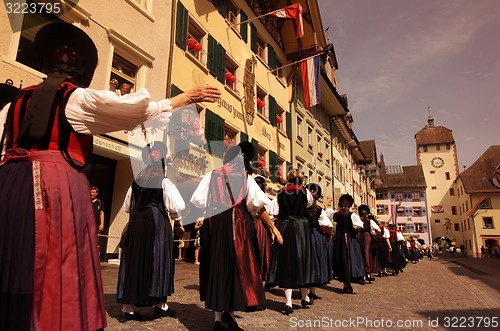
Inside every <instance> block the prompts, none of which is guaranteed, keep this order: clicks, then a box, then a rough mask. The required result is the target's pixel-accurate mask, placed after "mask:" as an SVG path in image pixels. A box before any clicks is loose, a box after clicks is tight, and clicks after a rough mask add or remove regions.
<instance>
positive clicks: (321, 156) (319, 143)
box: [316, 134, 323, 159]
mask: <svg viewBox="0 0 500 331" xmlns="http://www.w3.org/2000/svg"><path fill="white" fill-rule="evenodd" d="M322 140H323V138H322V137H321V136H320V135H319V134H318V137H317V143H316V146H317V147H318V157H319V158H320V159H322V158H323V148H322V145H321V142H322Z"/></svg>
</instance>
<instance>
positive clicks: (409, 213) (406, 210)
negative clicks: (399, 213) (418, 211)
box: [405, 207, 413, 216]
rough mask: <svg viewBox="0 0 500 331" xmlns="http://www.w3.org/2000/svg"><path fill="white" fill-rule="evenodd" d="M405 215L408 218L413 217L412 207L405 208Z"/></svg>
mask: <svg viewBox="0 0 500 331" xmlns="http://www.w3.org/2000/svg"><path fill="white" fill-rule="evenodd" d="M405 215H406V216H412V215H413V208H412V207H406V208H405Z"/></svg>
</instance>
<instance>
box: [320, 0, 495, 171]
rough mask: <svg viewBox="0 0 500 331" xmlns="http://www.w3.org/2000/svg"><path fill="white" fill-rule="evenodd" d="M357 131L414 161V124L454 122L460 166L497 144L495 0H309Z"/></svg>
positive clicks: (387, 153)
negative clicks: (331, 52) (319, 19)
mask: <svg viewBox="0 0 500 331" xmlns="http://www.w3.org/2000/svg"><path fill="white" fill-rule="evenodd" d="M318 2H319V6H320V10H321V17H322V22H323V27H324V28H325V29H326V28H329V31H328V34H329V36H330V40H331V42H333V44H334V47H335V53H336V56H337V60H338V63H339V70H338V71H337V81H338V91H339V93H341V94H342V93H346V94H347V96H348V100H349V109H350V111H351V113H352V115H353V117H354V123H353V129H354V132H355V134H356V136H357V137H358V139H359V140H371V139H374V140H375V142H376V145H377V151H378V153H379V155H380V153H383V154H384V158H385V161H386V164H403V165H414V164H416V163H417V161H416V151H415V149H416V147H415V133H417V132H418V131H419V130H420V129H421V128H423V127H424V126H425V125H426V123H427V113H428V111H427V107H431V109H432V113H433V115H434V119H435V125H436V126H437V125H442V126H445V127H447V128H449V129H451V130H453V135H454V138H455V142H456V144H457V150H458V161H459V166H460V169H461V170H462V169H463V168H462V167H463V166H464V165H465V166H470V165H471V164H472V163H473V162H474V161H475V160H476V159H477V158H478V157H479V156H480V155H481V154H482V153H483V152H484V151H485V150H486V149H487V148H488V147H489V146H491V145H498V144H500V130H499V125H498V124H499V122H500V114H499V111H500V1H498V0H474V1H470V0H420V1H401V0H376V1H374V0H318Z"/></svg>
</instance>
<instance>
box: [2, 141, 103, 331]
mask: <svg viewBox="0 0 500 331" xmlns="http://www.w3.org/2000/svg"><path fill="white" fill-rule="evenodd" d="M25 155H26V157H25V160H30V159H31V160H33V162H30V161H14V162H12V161H10V162H8V163H6V164H4V165H3V166H1V167H0V330H16V331H17V330H29V329H30V328H34V326H35V325H36V327H37V328H38V329H41V330H56V331H58V330H82V331H83V330H85V331H86V330H96V329H100V328H103V327H105V326H106V311H105V305H104V295H103V291H102V281H101V269H100V262H99V252H98V244H97V229H96V226H95V221H94V218H93V211H92V204H91V201H90V196H89V193H88V192H89V184H88V180H87V178H86V177H85V175H84V174H82V173H81V172H78V171H77V170H75V169H74V168H72V167H71V166H70V165H69V164H68V163H67V162H66V161H65V160H64V158H63V157H62V156H61V153H60V152H59V151H40V152H31V153H27V152H25ZM34 160H36V161H34ZM34 197H36V198H34ZM48 294H49V295H48Z"/></svg>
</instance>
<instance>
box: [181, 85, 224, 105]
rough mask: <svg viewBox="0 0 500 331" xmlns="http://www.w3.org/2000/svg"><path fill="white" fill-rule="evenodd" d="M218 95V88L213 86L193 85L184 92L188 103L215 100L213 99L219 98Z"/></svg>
mask: <svg viewBox="0 0 500 331" xmlns="http://www.w3.org/2000/svg"><path fill="white" fill-rule="evenodd" d="M220 95H221V94H220V91H219V89H218V88H217V87H213V86H200V87H195V88H193V89H191V90H189V91H187V92H186V96H187V97H188V103H196V102H215V100H217V99H218V98H220Z"/></svg>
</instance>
